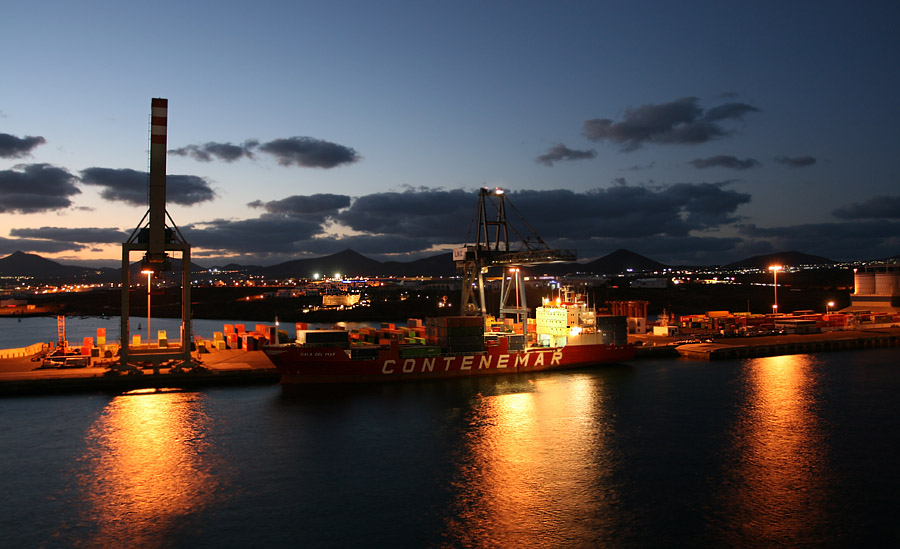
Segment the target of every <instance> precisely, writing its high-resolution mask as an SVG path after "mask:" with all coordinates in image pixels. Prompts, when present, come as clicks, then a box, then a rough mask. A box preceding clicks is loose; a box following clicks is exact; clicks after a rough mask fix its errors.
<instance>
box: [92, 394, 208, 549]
mask: <svg viewBox="0 0 900 549" xmlns="http://www.w3.org/2000/svg"><path fill="white" fill-rule="evenodd" d="M151 391H152V390H151ZM203 399H204V397H203V396H202V394H198V393H183V392H180V391H179V392H171V391H167V392H155V391H153V392H152V393H150V394H147V391H145V390H140V391H136V392H132V393H131V394H127V395H122V396H119V397H116V398H114V399H113V400H112V401H111V402H110V403H109V404H108V405H107V406H106V409H105V410H104V411H103V414H102V415H101V416H100V418H99V419H98V420H97V421H96V422H95V423H94V425H93V426H92V427H91V429H90V431H89V433H88V436H87V439H86V443H87V447H86V449H85V455H84V458H83V463H85V465H86V469H85V473H84V474H83V475H82V476H81V482H83V483H84V484H85V492H84V493H85V494H87V497H88V498H89V499H88V501H86V504H87V507H86V509H85V512H86V513H88V515H87V516H89V517H90V521H91V522H92V523H93V524H96V532H95V538H94V539H92V540H90V541H88V542H87V543H86V545H89V546H113V545H119V544H121V541H122V540H123V539H128V541H129V544H130V545H134V546H140V545H154V544H157V543H159V540H160V539H162V537H163V536H165V535H166V533H167V532H170V531H171V529H173V528H177V527H178V525H179V524H180V523H182V522H183V520H184V518H185V517H186V516H189V515H191V514H194V513H198V512H201V511H202V510H203V509H204V508H205V507H207V506H208V505H210V504H212V503H213V502H214V500H215V499H216V498H218V497H221V496H219V495H217V494H221V493H222V489H223V486H222V481H221V480H220V479H221V478H222V477H221V469H222V467H223V466H224V464H223V463H221V461H220V460H219V459H217V458H216V457H215V456H216V452H214V451H211V449H210V443H209V442H208V439H207V436H206V435H207V434H208V433H207V431H208V429H209V425H210V424H211V420H210V418H209V417H208V416H207V414H206V413H205V410H204V408H205V406H204V401H203Z"/></svg>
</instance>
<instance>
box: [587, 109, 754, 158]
mask: <svg viewBox="0 0 900 549" xmlns="http://www.w3.org/2000/svg"><path fill="white" fill-rule="evenodd" d="M698 101H699V99H697V98H696V97H683V98H681V99H676V100H675V101H670V102H668V103H661V104H659V105H642V106H640V107H637V108H631V107H629V108H628V109H626V111H625V117H624V119H623V120H622V121H621V122H614V121H613V120H611V119H609V118H595V119H592V120H587V121H585V123H584V134H585V136H587V138H588V139H590V140H592V141H604V140H609V141H612V142H613V143H617V144H619V145H621V146H622V150H623V151H626V152H627V151H634V150H637V149H639V148H640V147H641V146H642V145H644V144H645V143H656V144H687V145H695V144H698V143H705V142H707V141H710V140H711V139H716V138H719V137H724V136H726V135H728V134H729V133H731V132H730V131H728V130H726V129H725V128H723V127H722V126H721V125H719V124H718V122H720V121H723V120H729V119H732V120H742V119H743V117H744V115H745V114H747V113H751V112H757V111H759V109H757V108H756V107H753V106H752V105H747V104H745V103H725V104H722V105H719V106H717V107H713V108H711V109H709V110H708V111H706V112H705V113H704V111H703V109H702V108H700V107H699V106H698V104H697V103H698Z"/></svg>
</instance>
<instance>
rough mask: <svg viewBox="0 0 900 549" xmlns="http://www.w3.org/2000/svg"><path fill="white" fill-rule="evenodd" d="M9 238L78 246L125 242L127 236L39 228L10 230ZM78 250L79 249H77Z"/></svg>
mask: <svg viewBox="0 0 900 549" xmlns="http://www.w3.org/2000/svg"><path fill="white" fill-rule="evenodd" d="M9 234H10V236H15V237H19V238H30V239H40V240H53V241H57V242H60V243H75V242H77V243H80V244H114V243H121V242H125V241H126V240H127V239H128V236H129V234H128V233H126V232H125V231H121V230H119V229H112V228H98V227H84V228H66V227H40V228H37V229H28V228H26V229H12V230H11V231H9ZM79 249H80V247H79Z"/></svg>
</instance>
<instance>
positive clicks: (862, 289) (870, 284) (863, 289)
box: [853, 271, 875, 295]
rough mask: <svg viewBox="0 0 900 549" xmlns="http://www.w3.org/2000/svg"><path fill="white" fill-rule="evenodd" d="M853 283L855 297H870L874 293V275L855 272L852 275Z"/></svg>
mask: <svg viewBox="0 0 900 549" xmlns="http://www.w3.org/2000/svg"><path fill="white" fill-rule="evenodd" d="M853 281H854V283H855V284H856V291H855V292H853V293H855V294H856V295H872V294H874V293H875V273H867V272H864V271H857V272H856V273H855V274H854V275H853Z"/></svg>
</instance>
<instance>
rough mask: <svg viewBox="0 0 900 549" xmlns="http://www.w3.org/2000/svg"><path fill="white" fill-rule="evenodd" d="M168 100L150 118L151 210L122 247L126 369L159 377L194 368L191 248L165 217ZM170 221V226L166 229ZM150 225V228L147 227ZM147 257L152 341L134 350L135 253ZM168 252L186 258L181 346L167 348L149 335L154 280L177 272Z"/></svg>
mask: <svg viewBox="0 0 900 549" xmlns="http://www.w3.org/2000/svg"><path fill="white" fill-rule="evenodd" d="M168 112H169V100H168V99H161V98H154V99H153V100H152V102H151V114H150V177H149V193H148V195H149V198H148V202H149V208H148V209H147V213H145V214H144V217H143V218H142V219H141V221H140V223H138V226H137V227H136V228H135V229H134V231H132V233H131V236H130V237H129V238H128V240H127V241H126V242H125V243H123V244H122V318H121V346H120V351H119V353H120V361H119V367H120V368H121V369H126V370H131V371H135V370H137V369H138V368H140V367H143V366H147V365H148V364H149V365H152V367H153V371H154V373H159V368H160V365H162V364H164V363H165V364H168V365H169V366H170V367H172V368H173V369H175V370H176V371H177V370H180V369H182V368H184V366H186V365H190V364H191V277H190V275H191V246H190V244H188V243H187V241H186V240H185V239H184V236H182V234H181V231H179V230H178V227H177V226H176V225H175V222H174V221H172V218H171V217H170V216H169V214H168V212H167V211H166V142H167V134H168ZM167 219H168V221H169V225H168V226H167V225H166V220H167ZM145 222H146V223H145ZM134 251H138V252H140V251H142V252H144V256H143V258H142V260H141V273H142V274H146V275H147V324H148V326H147V332H148V333H147V335H148V338H147V341H146V343H145V344H135V342H132V341H131V340H130V328H131V326H130V321H129V317H130V316H131V315H130V313H131V301H130V299H129V293H130V289H131V260H130V255H131V252H134ZM169 252H180V253H181V258H180V260H181V344H180V345H172V346H170V345H169V344H168V340H166V342H165V344H163V340H162V339H161V338H157V344H156V345H155V346H154V345H153V343H152V339H153V338H152V336H153V334H152V333H150V295H151V279H152V278H154V277H156V278H161V277H162V276H163V273H165V272H166V271H171V270H172V260H171V259H172V258H170V257H169Z"/></svg>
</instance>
